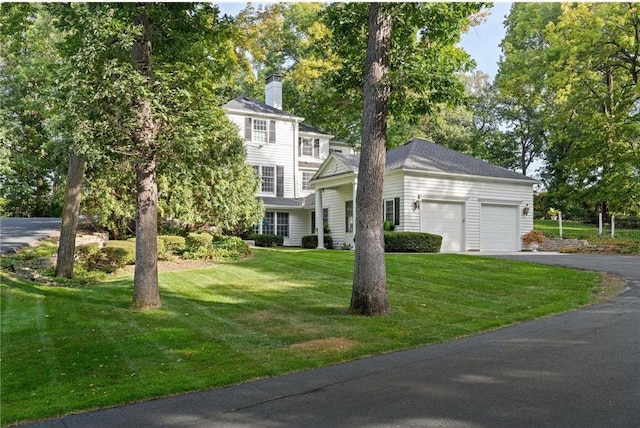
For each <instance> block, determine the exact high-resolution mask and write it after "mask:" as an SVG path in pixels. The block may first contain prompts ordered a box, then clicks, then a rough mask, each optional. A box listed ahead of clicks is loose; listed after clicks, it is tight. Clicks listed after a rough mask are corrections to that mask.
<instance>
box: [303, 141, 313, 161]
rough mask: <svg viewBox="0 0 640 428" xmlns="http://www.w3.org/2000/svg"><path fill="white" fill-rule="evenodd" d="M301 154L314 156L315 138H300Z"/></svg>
mask: <svg viewBox="0 0 640 428" xmlns="http://www.w3.org/2000/svg"><path fill="white" fill-rule="evenodd" d="M300 140H301V141H300V146H301V150H302V152H301V155H302V156H313V138H305V137H303V138H300Z"/></svg>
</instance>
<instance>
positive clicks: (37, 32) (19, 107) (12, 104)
mask: <svg viewBox="0 0 640 428" xmlns="http://www.w3.org/2000/svg"><path fill="white" fill-rule="evenodd" d="M51 26H52V24H51V17H50V16H48V15H47V14H45V13H43V5H41V4H16V3H3V4H1V5H0V63H1V64H2V66H1V67H0V88H2V103H0V123H1V124H2V125H1V126H0V200H1V201H2V203H1V204H0V215H4V216H40V217H54V216H55V217H57V216H59V215H60V212H61V203H62V194H63V190H61V184H62V181H63V179H62V175H63V174H64V172H65V168H64V167H63V166H62V163H63V162H62V160H63V159H64V155H63V153H62V151H61V147H60V144H59V143H58V142H56V141H54V137H55V129H54V128H55V127H54V124H55V122H56V120H57V117H58V114H59V112H57V111H55V109H54V106H53V103H52V96H53V95H54V94H56V92H57V85H56V78H57V76H56V70H57V67H58V65H59V57H58V55H57V52H56V51H55V49H53V46H54V44H55V41H56V37H58V36H59V35H58V34H57V33H56V32H55V31H51Z"/></svg>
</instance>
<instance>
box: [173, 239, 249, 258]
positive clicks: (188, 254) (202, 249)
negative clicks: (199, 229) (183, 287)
mask: <svg viewBox="0 0 640 428" xmlns="http://www.w3.org/2000/svg"><path fill="white" fill-rule="evenodd" d="M196 236H197V238H196V239H195V241H197V242H195V243H194V245H192V246H190V245H189V240H190V237H196ZM207 237H208V238H207ZM209 238H210V239H209ZM205 242H209V243H208V244H207V245H203V244H205ZM250 253H251V251H250V249H249V245H247V243H246V242H244V241H243V240H242V239H240V238H238V237H237V236H226V235H219V234H214V235H211V234H208V233H202V234H193V233H192V234H189V236H187V251H185V252H184V253H183V254H182V257H183V258H185V259H192V260H193V259H196V260H215V261H228V260H239V259H241V258H243V257H246V256H248V255H249V254H250Z"/></svg>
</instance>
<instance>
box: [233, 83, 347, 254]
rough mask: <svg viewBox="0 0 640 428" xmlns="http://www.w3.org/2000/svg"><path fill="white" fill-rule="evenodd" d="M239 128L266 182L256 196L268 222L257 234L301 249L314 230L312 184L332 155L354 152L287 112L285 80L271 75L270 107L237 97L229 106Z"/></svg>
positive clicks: (249, 156) (249, 157)
mask: <svg viewBox="0 0 640 428" xmlns="http://www.w3.org/2000/svg"><path fill="white" fill-rule="evenodd" d="M225 109H226V111H227V116H228V117H229V119H230V120H231V121H233V122H234V123H235V124H236V125H237V126H238V128H239V132H240V135H241V136H242V138H244V141H245V146H246V149H247V162H248V163H249V164H251V165H252V166H253V167H254V168H255V171H256V174H257V175H258V176H259V177H260V178H261V189H260V192H259V193H258V195H257V197H258V198H259V199H261V200H262V201H263V203H264V206H265V217H264V219H263V221H262V222H261V223H260V224H259V225H257V226H256V232H258V233H269V234H277V235H281V236H283V237H284V245H287V246H300V245H301V243H302V237H303V236H304V235H310V234H312V233H313V232H314V230H315V227H316V226H315V196H314V189H313V186H312V185H311V178H312V177H313V176H314V174H315V173H316V171H317V170H318V168H319V167H320V165H321V164H322V162H323V161H324V160H325V159H327V157H328V156H329V152H330V151H336V152H343V153H353V150H352V149H351V148H349V147H348V146H347V145H346V144H344V143H340V142H334V141H331V142H330V140H331V139H332V138H333V135H330V134H327V133H326V132H323V131H320V130H318V129H315V128H312V127H310V126H307V125H305V124H304V123H302V121H303V120H304V118H302V117H299V116H295V115H292V114H289V113H287V112H285V111H283V110H282V81H281V78H280V76H271V77H269V78H268V79H267V84H266V87H265V103H262V102H260V101H256V100H253V99H251V98H247V97H238V98H236V99H234V100H232V101H230V102H228V103H227V104H226V106H225Z"/></svg>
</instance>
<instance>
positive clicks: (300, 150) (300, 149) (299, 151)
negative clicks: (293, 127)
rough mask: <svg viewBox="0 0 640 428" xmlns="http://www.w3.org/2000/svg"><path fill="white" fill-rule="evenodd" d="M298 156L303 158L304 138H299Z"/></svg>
mask: <svg viewBox="0 0 640 428" xmlns="http://www.w3.org/2000/svg"><path fill="white" fill-rule="evenodd" d="M298 156H302V138H301V137H298Z"/></svg>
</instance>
